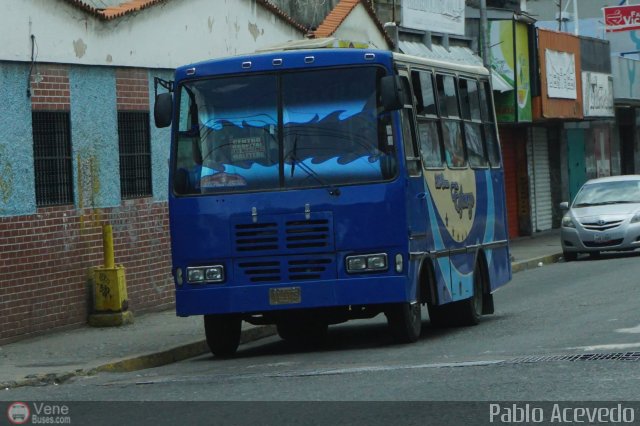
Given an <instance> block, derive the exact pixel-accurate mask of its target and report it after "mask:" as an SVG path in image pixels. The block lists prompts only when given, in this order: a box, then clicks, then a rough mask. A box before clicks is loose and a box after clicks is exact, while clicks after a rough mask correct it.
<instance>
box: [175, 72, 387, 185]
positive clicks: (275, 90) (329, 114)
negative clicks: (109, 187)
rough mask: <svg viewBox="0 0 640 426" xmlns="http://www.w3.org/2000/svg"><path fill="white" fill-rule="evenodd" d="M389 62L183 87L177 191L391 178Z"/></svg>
mask: <svg viewBox="0 0 640 426" xmlns="http://www.w3.org/2000/svg"><path fill="white" fill-rule="evenodd" d="M383 75H384V70H383V69H382V68H380V67H375V66H369V67H351V68H335V69H324V70H313V71H305V72H288V73H273V74H259V75H240V76H232V77H216V78H208V79H202V80H197V81H191V82H187V83H184V84H182V85H181V86H179V112H178V117H177V120H178V121H177V123H178V126H177V135H176V142H177V144H176V151H175V161H174V162H173V166H174V167H175V170H174V185H173V187H174V191H175V192H176V193H177V194H202V193H207V194H211V193H229V192H246V191H268V190H283V189H291V188H310V187H331V186H334V185H346V184H361V183H369V182H380V181H384V180H388V179H392V178H393V177H394V176H395V175H396V171H397V163H396V153H395V144H394V140H393V135H392V131H391V125H390V118H389V114H388V113H385V112H381V111H382V108H381V106H380V100H379V94H378V87H379V84H378V82H379V80H380V78H381V77H382V76H383Z"/></svg>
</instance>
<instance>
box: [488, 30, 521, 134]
mask: <svg viewBox="0 0 640 426" xmlns="http://www.w3.org/2000/svg"><path fill="white" fill-rule="evenodd" d="M489 43H490V46H491V49H490V59H491V69H492V72H494V73H496V74H498V75H499V76H500V77H501V78H502V79H503V80H504V81H506V82H507V83H508V84H509V85H510V86H511V87H513V90H507V91H504V92H495V93H494V99H495V105H496V115H497V118H498V121H500V122H523V121H524V122H529V121H531V84H530V79H529V43H528V31H527V26H526V24H523V23H520V22H514V21H512V20H503V21H491V22H490V23H489Z"/></svg>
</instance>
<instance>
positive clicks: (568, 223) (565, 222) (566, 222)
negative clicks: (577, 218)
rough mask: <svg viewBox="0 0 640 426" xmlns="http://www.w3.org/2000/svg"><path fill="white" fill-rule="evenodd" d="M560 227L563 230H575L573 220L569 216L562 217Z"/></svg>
mask: <svg viewBox="0 0 640 426" xmlns="http://www.w3.org/2000/svg"><path fill="white" fill-rule="evenodd" d="M562 227H563V228H575V227H576V224H575V223H573V219H571V216H568V215H567V216H564V217H563V218H562Z"/></svg>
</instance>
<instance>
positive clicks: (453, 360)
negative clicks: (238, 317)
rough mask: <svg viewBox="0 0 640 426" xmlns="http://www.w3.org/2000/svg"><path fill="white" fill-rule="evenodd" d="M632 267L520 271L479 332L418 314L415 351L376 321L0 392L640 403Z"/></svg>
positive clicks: (637, 290) (628, 259)
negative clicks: (229, 355) (323, 338)
mask: <svg viewBox="0 0 640 426" xmlns="http://www.w3.org/2000/svg"><path fill="white" fill-rule="evenodd" d="M639 260H640V254H635V253H634V254H622V255H603V257H602V258H601V259H599V260H590V259H588V258H587V259H584V260H578V261H576V262H570V263H558V264H554V265H549V266H544V267H540V268H537V269H533V270H529V271H524V272H521V273H518V274H516V275H514V279H513V281H512V282H511V283H510V284H508V285H507V286H506V287H504V288H503V289H501V290H500V291H498V292H497V293H496V294H495V305H496V313H495V314H494V315H491V316H487V317H483V320H482V321H481V323H480V325H478V326H475V327H467V328H449V329H434V328H431V327H430V325H429V322H428V317H427V316H426V313H425V321H424V327H423V333H422V337H421V339H420V340H419V341H418V342H417V343H415V344H410V345H394V344H393V343H392V341H391V338H390V336H389V334H388V333H387V329H386V323H385V320H384V317H383V316H379V317H377V318H376V319H373V320H367V321H357V322H350V323H347V324H343V325H338V326H333V327H331V328H330V334H329V341H328V342H327V344H326V345H325V346H323V347H321V348H299V347H294V346H290V345H288V344H287V343H286V342H284V341H281V340H280V339H279V338H277V337H272V338H267V339H263V340H261V341H258V342H254V343H252V344H249V345H246V346H243V347H241V348H240V351H239V353H238V356H237V357H236V358H235V359H230V360H218V359H214V358H213V357H212V356H208V355H205V356H201V357H198V358H194V359H190V360H187V361H184V362H180V363H176V364H172V365H168V366H164V367H160V368H155V369H149V370H144V371H138V372H134V373H127V374H107V373H105V374H99V375H97V376H92V377H79V378H76V379H73V380H72V381H71V382H68V383H65V384H63V385H59V386H48V387H35V388H18V389H12V390H7V391H4V392H1V393H0V395H1V399H2V400H5V401H9V400H13V401H16V400H29V401H33V400H49V401H53V400H57V401H336V402H337V401H415V402H418V401H484V403H482V404H481V405H480V406H479V408H478V409H479V410H481V411H483V412H486V411H487V409H488V408H487V407H488V403H489V402H496V401H523V402H524V401H588V400H589V401H631V400H635V401H638V400H640V392H639V391H638V390H639V389H640V368H638V365H639V364H638V361H639V360H640V315H639V314H638V312H639V309H638V308H639V303H640V261H639ZM592 354H606V355H607V358H609V359H597V358H598V357H596V356H590V355H592ZM169 406H170V405H169ZM169 406H166V407H169ZM245 406H246V404H245ZM384 406H385V405H384V404H373V405H372V404H369V405H365V406H363V407H364V408H362V410H363V412H364V413H368V414H370V415H371V414H372V413H378V414H376V416H375V417H374V419H375V420H380V421H382V419H385V415H390V413H391V412H392V411H393V410H391V411H389V410H385V409H383V408H382V407H384ZM224 407H227V408H226V409H229V408H228V407H233V405H231V406H229V405H225V406H224ZM241 407H242V406H238V408H241ZM254 407H255V406H254ZM275 407H279V408H275ZM292 407H293V408H295V407H298V405H295V404H293V405H291V404H288V405H287V404H280V405H278V404H276V405H274V406H268V407H264V409H263V410H262V411H259V412H256V413H255V416H256V418H257V419H262V420H264V419H265V417H264V416H265V413H266V412H267V411H265V410H269V409H273V410H274V412H275V413H281V412H282V410H285V409H286V408H290V409H291V408H292ZM338 407H340V405H338V406H335V405H333V409H332V412H334V413H335V409H336V408H338ZM411 407H416V406H415V405H412V406H411ZM420 407H422V409H423V410H426V409H427V408H426V407H428V404H427V405H424V404H423V405H420ZM221 409H222V406H218V407H217V409H216V411H217V412H218V413H219V414H220V413H221V411H222V410H221ZM300 409H302V408H300ZM304 409H305V410H313V409H316V410H318V412H319V414H318V416H317V417H315V418H316V419H317V420H318V422H319V423H318V424H322V423H323V421H322V419H324V418H325V417H324V416H325V415H326V413H327V410H323V409H322V408H320V407H318V406H315V405H314V406H311V407H308V406H307V408H304ZM231 410H232V411H235V412H236V413H237V412H238V411H241V412H242V413H243V414H245V415H248V414H249V413H251V412H252V411H251V410H248V411H247V410H246V409H240V410H238V409H233V408H231ZM343 411H344V412H347V413H353V410H351V409H347V408H345V409H344V410H343ZM343 411H340V410H339V411H338V412H341V413H342V412H343ZM405 411H406V410H405ZM460 413H462V414H461V415H464V413H463V411H460ZM272 415H273V416H275V414H273V413H272ZM276 417H277V416H276ZM167 418H168V417H167ZM285 418H286V419H289V420H292V419H295V414H291V415H289V416H286V417H285ZM635 418H636V420H637V421H640V405H638V408H637V411H636V413H635ZM236 419H237V417H236ZM483 420H486V419H485V418H484V417H483ZM294 423H295V422H294ZM408 423H411V421H408ZM436 423H438V422H436ZM445 423H446V422H444V421H443V422H441V423H440V424H445Z"/></svg>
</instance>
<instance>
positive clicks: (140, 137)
mask: <svg viewBox="0 0 640 426" xmlns="http://www.w3.org/2000/svg"><path fill="white" fill-rule="evenodd" d="M118 139H119V146H120V193H121V195H122V198H140V197H148V196H150V195H151V147H150V135H149V112H146V111H145V112H139V111H136V112H132V111H118Z"/></svg>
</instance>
